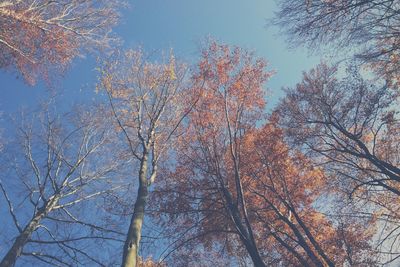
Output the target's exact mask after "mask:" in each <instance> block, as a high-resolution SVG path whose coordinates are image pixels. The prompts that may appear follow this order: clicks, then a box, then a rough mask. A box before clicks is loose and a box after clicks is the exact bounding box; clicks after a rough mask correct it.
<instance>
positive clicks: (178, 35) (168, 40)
mask: <svg viewBox="0 0 400 267" xmlns="http://www.w3.org/2000/svg"><path fill="white" fill-rule="evenodd" d="M274 10H275V3H274V1H273V0H248V1H243V0H202V1H195V0H134V1H130V8H129V9H124V10H123V12H122V21H121V23H120V25H119V26H118V27H117V28H116V29H115V32H116V33H117V34H118V35H119V36H120V37H121V39H122V40H123V45H124V47H137V46H139V45H140V46H142V47H143V48H144V49H145V50H146V51H154V50H157V51H159V50H166V51H169V49H170V48H173V50H174V52H175V54H176V55H177V57H178V58H180V59H183V60H186V61H188V62H189V63H193V62H195V60H196V59H197V56H198V51H199V44H200V43H201V41H202V40H204V39H205V38H206V37H212V38H215V39H216V40H218V41H221V42H224V43H227V44H232V45H238V46H241V47H244V48H247V49H250V50H254V51H255V52H256V55H258V56H261V57H264V58H265V59H267V60H268V61H269V63H270V65H269V69H270V70H275V71H276V74H275V76H274V77H273V78H272V79H271V80H270V82H269V83H267V85H266V87H267V88H269V90H270V95H269V97H268V99H267V101H269V102H270V103H271V104H270V106H269V107H271V106H273V104H274V103H276V101H277V99H278V98H279V97H280V96H281V93H280V92H281V87H283V86H292V85H294V84H295V83H296V82H298V81H299V80H300V78H301V73H302V71H303V70H308V69H310V68H311V67H313V66H314V65H315V64H317V63H318V62H319V58H318V57H317V56H310V55H308V53H307V51H306V49H304V48H301V47H299V48H296V49H291V50H289V49H288V46H287V44H286V43H285V38H284V36H282V35H279V34H278V29H277V28H275V27H266V25H267V19H270V18H272V17H273V12H274ZM95 67H96V62H95V59H94V57H93V56H86V57H85V58H80V59H77V60H75V61H74V62H73V64H72V66H71V68H70V69H69V71H68V72H67V73H66V75H65V77H63V78H62V79H61V80H60V81H59V82H57V84H58V86H57V91H58V92H62V99H63V102H64V103H65V104H67V105H69V104H71V103H73V102H84V101H87V100H88V99H91V98H93V97H96V96H95V93H94V87H95V82H96V71H95ZM0 80H1V91H2V97H1V98H0V110H1V111H3V112H5V113H8V112H15V111H18V110H19V109H21V108H24V107H30V106H34V105H35V103H37V102H38V101H39V99H41V98H44V99H45V98H46V97H47V94H46V90H47V89H46V86H45V85H44V84H43V83H38V84H37V85H35V86H34V87H29V86H27V85H26V84H24V82H23V81H22V80H21V79H17V78H16V76H15V75H13V74H10V73H5V72H0Z"/></svg>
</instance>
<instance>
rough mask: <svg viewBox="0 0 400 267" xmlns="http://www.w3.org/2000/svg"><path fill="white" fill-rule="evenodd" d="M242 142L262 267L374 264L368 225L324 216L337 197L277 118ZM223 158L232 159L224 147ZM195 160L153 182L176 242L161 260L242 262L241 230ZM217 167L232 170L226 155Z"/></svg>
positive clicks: (245, 191) (245, 180) (248, 197)
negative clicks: (287, 138) (295, 147)
mask: <svg viewBox="0 0 400 267" xmlns="http://www.w3.org/2000/svg"><path fill="white" fill-rule="evenodd" d="M191 143H193V142H191ZM240 143H241V145H240V151H241V161H240V166H239V167H240V173H241V183H242V188H243V195H244V198H245V199H246V203H247V209H248V218H249V223H250V225H251V227H252V231H253V235H254V239H255V242H256V244H257V248H258V249H259V251H260V252H261V253H260V254H261V255H262V256H261V257H262V261H263V264H265V265H267V266H336V265H338V266H342V265H345V264H351V265H352V266H365V265H368V266H370V265H373V264H375V256H376V255H375V253H374V252H373V250H372V249H371V245H370V239H371V237H372V235H373V234H374V232H373V231H371V230H372V229H371V227H370V221H369V220H363V219H355V218H352V219H351V220H349V218H341V219H340V220H337V219H336V218H333V217H330V216H326V215H325V214H326V210H328V208H327V206H328V205H330V204H331V203H330V202H331V201H332V200H331V199H333V198H335V194H334V192H332V191H331V190H330V188H329V187H328V186H327V177H326V176H325V174H324V172H323V170H322V169H321V168H320V167H315V166H314V163H313V162H312V161H311V160H310V159H308V158H307V157H305V156H304V155H303V154H301V153H300V152H298V151H293V150H292V149H290V147H289V146H288V145H287V144H286V143H285V141H284V135H283V131H282V130H281V129H279V127H277V121H276V118H271V120H270V122H269V123H267V124H266V125H264V126H263V127H261V128H259V129H256V128H253V129H250V130H248V131H247V132H246V134H245V135H244V136H243V138H242V140H241V141H240ZM180 153H182V154H185V155H187V154H186V152H184V151H181V152H180ZM225 154H229V149H228V151H225ZM189 157H190V156H189ZM200 157H201V155H196V157H190V158H191V159H193V158H195V159H198V160H196V163H191V161H192V160H191V159H189V160H187V161H182V162H179V163H178V165H177V167H176V170H173V171H170V172H165V174H164V173H163V176H166V177H168V178H167V179H164V180H163V183H162V184H158V186H157V189H156V194H155V195H153V196H154V197H155V198H157V199H159V210H158V211H157V212H159V213H161V214H162V215H163V216H158V218H161V221H162V222H163V225H164V227H167V228H170V231H169V232H167V236H168V235H173V236H174V237H175V239H176V240H174V242H173V243H172V246H171V248H169V251H168V252H167V254H166V255H165V256H164V257H167V256H169V255H170V254H172V253H175V254H178V255H176V256H175V257H174V259H173V260H172V261H173V263H174V266H186V265H187V264H188V263H190V262H191V261H193V262H196V263H197V264H199V257H198V254H200V255H202V254H206V255H207V257H206V259H203V260H204V265H205V266H206V265H209V264H210V263H207V262H206V260H207V261H209V262H213V261H214V262H213V263H212V264H213V265H217V266H220V265H221V266H223V265H228V264H229V263H228V262H229V261H232V259H233V260H234V261H236V262H235V263H233V264H239V263H240V262H241V261H242V258H243V256H245V254H243V253H245V251H243V250H247V247H245V245H244V244H243V243H241V242H242V241H240V239H238V238H237V237H239V236H240V232H238V227H237V226H236V223H232V219H231V218H230V216H229V214H227V213H228V211H227V209H228V208H227V205H225V204H224V202H225V200H224V198H223V196H221V193H220V189H219V186H217V185H215V181H213V179H212V177H211V175H212V173H211V172H210V171H206V170H204V168H203V169H201V170H200V169H199V168H200V166H203V165H200V164H199V162H200V161H201V160H203V161H204V158H201V159H200ZM218 165H220V166H224V167H225V166H231V164H230V163H229V157H224V158H223V160H221V161H219V162H218ZM221 173H227V174H226V175H227V176H226V180H227V183H233V182H234V181H233V178H232V176H233V175H232V169H230V168H227V169H224V171H221ZM229 190H230V192H233V190H232V189H231V188H229ZM321 203H323V204H321ZM321 206H322V207H323V208H321ZM165 218H167V220H165ZM214 253H215V254H214ZM200 259H201V257H200ZM217 259H220V260H221V259H224V261H222V262H218V261H217ZM245 262H246V261H245ZM253 263H254V261H253ZM245 266H246V265H245ZM256 266H257V265H256Z"/></svg>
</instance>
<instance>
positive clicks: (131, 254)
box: [122, 156, 148, 267]
mask: <svg viewBox="0 0 400 267" xmlns="http://www.w3.org/2000/svg"><path fill="white" fill-rule="evenodd" d="M146 175H147V156H144V157H143V159H142V162H141V166H140V171H139V188H138V195H137V198H136V202H135V208H134V211H133V214H132V219H131V224H130V225H129V230H128V235H127V238H126V241H125V244H124V252H123V259H122V267H137V266H138V252H139V244H140V238H141V234H142V225H143V218H144V209H145V207H146V202H147V195H148V183H147V177H146Z"/></svg>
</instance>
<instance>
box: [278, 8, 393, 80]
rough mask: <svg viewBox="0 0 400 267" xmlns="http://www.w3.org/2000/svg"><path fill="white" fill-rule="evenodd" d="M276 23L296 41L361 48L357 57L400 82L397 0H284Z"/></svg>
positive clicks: (312, 45)
mask: <svg viewBox="0 0 400 267" xmlns="http://www.w3.org/2000/svg"><path fill="white" fill-rule="evenodd" d="M278 5H279V12H278V13H277V14H276V19H275V23H276V24H278V25H279V26H281V27H282V28H283V29H284V30H285V31H286V33H287V34H288V36H289V39H290V40H291V41H292V42H293V43H301V44H304V43H307V44H308V45H309V46H311V47H313V48H315V47H318V46H320V45H322V46H326V45H333V46H334V47H337V48H340V49H345V48H352V49H353V50H354V48H355V47H354V45H356V46H357V47H358V48H360V47H361V49H357V50H359V51H357V50H356V53H357V54H358V55H357V56H358V58H360V59H362V60H363V61H366V62H369V63H371V65H372V67H373V68H374V69H375V70H376V71H377V72H378V73H379V74H380V75H381V76H384V77H386V78H387V79H388V81H390V82H391V83H392V84H393V85H396V86H398V85H399V77H400V76H399V73H400V72H399V68H398V64H399V52H400V31H399V30H400V28H399V25H400V24H399V22H400V12H399V11H400V6H399V4H398V3H397V1H394V0H381V1H372V0H348V1H342V0H328V1H323V0H304V1H296V0H281V1H278Z"/></svg>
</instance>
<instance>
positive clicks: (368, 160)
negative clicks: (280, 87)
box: [277, 64, 400, 253]
mask: <svg viewBox="0 0 400 267" xmlns="http://www.w3.org/2000/svg"><path fill="white" fill-rule="evenodd" d="M338 76H339V75H338V70H337V69H336V68H335V67H329V66H327V65H324V64H321V65H319V66H318V67H317V68H315V69H313V70H311V71H310V72H309V73H305V74H304V77H303V81H302V82H300V83H299V84H298V85H297V86H296V87H295V88H292V89H288V90H287V95H286V97H285V98H284V99H283V101H282V102H281V104H280V105H279V107H278V109H277V112H278V113H279V114H280V116H281V125H282V126H283V127H284V129H285V131H286V134H287V136H288V139H289V140H290V141H291V142H292V143H293V144H295V145H297V146H298V147H300V148H302V149H304V151H306V152H307V153H308V154H309V155H311V156H313V157H314V159H315V160H317V162H318V164H321V165H323V166H324V169H325V170H326V171H327V172H328V173H330V174H332V176H333V178H335V177H336V178H339V179H332V183H335V184H334V186H335V187H336V188H340V189H341V190H342V191H343V192H344V193H346V194H347V196H349V197H350V198H355V199H357V200H358V201H359V204H360V206H364V208H361V207H360V206H359V209H362V210H363V212H369V213H371V210H373V213H376V214H375V215H374V214H371V215H373V216H377V217H378V218H379V219H380V220H382V221H384V222H386V223H388V221H390V222H391V223H389V225H391V227H393V226H396V227H397V226H398V225H399V217H398V211H397V210H398V208H399V207H398V204H397V202H398V199H399V196H400V191H399V190H400V187H399V186H400V184H399V182H400V180H399V178H400V176H399V174H400V169H399V165H400V162H399V157H398V155H399V150H398V149H399V129H400V128H399V126H400V124H399V118H398V110H397V105H398V93H397V92H395V91H393V90H390V89H388V87H387V84H385V83H382V84H381V85H379V83H377V82H376V81H374V82H373V83H371V82H370V81H368V80H366V79H365V78H363V77H362V76H361V75H360V74H359V73H358V71H357V69H356V68H354V67H350V68H349V69H348V73H347V76H346V77H344V78H341V79H340V78H339V77H338ZM366 207H367V210H365V209H366ZM382 225H383V224H382ZM395 229H396V228H394V229H393V228H392V229H391V230H388V234H389V236H392V237H393V235H395V236H397V235H398V233H397V231H396V230H395ZM386 230H387V229H386ZM392 230H393V231H392ZM382 236H386V235H382ZM387 239H388V237H387V236H386V237H384V238H383V239H382V241H384V240H387ZM392 247H393V246H392ZM396 253H397V252H396Z"/></svg>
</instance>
